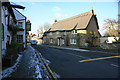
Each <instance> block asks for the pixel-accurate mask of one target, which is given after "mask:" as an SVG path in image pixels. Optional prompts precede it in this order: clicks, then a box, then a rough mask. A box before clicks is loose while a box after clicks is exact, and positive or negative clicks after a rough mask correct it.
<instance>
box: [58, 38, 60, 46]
mask: <svg viewBox="0 0 120 80" xmlns="http://www.w3.org/2000/svg"><path fill="white" fill-rule="evenodd" d="M58 46H60V38H59V39H58Z"/></svg>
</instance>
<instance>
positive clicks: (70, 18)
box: [56, 11, 91, 23]
mask: <svg viewBox="0 0 120 80" xmlns="http://www.w3.org/2000/svg"><path fill="white" fill-rule="evenodd" d="M88 13H91V12H90V11H88V12H85V13H81V14H78V15H75V16H72V17H69V18H66V19H63V20H60V21H58V22H56V23H59V22H63V21H69V20H72V19H75V18H79V17H83V16H85V15H83V14H86V15H88ZM81 15H82V16H81Z"/></svg>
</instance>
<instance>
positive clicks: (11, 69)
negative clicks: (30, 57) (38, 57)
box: [2, 54, 22, 78]
mask: <svg viewBox="0 0 120 80" xmlns="http://www.w3.org/2000/svg"><path fill="white" fill-rule="evenodd" d="M21 57H22V55H20V54H18V58H17V60H16V63H15V64H14V65H13V66H12V67H9V68H7V69H5V70H3V71H2V78H6V77H8V76H10V74H11V73H12V72H15V70H16V69H17V67H18V66H19V65H18V64H19V62H20V59H21Z"/></svg>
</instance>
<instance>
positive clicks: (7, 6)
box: [1, 1, 26, 55]
mask: <svg viewBox="0 0 120 80" xmlns="http://www.w3.org/2000/svg"><path fill="white" fill-rule="evenodd" d="M15 8H20V9H23V8H24V7H22V6H17V5H12V4H11V3H10V2H9V1H8V2H2V7H1V15H2V17H1V20H2V55H5V51H6V49H7V46H9V45H10V44H11V41H12V38H13V37H12V31H11V26H10V25H12V26H16V27H17V26H19V22H20V21H23V23H24V24H21V28H22V29H21V28H19V31H18V32H17V35H19V34H23V35H24V36H22V39H23V40H22V41H24V43H25V21H26V17H25V16H24V17H21V15H22V14H21V13H19V12H18V11H17V10H16V9H15ZM22 16H23V15H22ZM21 19H22V20H21ZM21 30H22V31H21ZM15 38H16V37H15ZM15 41H18V40H16V39H15ZM24 47H25V45H24Z"/></svg>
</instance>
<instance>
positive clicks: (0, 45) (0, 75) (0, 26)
mask: <svg viewBox="0 0 120 80" xmlns="http://www.w3.org/2000/svg"><path fill="white" fill-rule="evenodd" d="M1 7H2V4H1V0H0V80H1V78H2V74H1V72H2V24H1V20H2V19H1Z"/></svg>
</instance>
